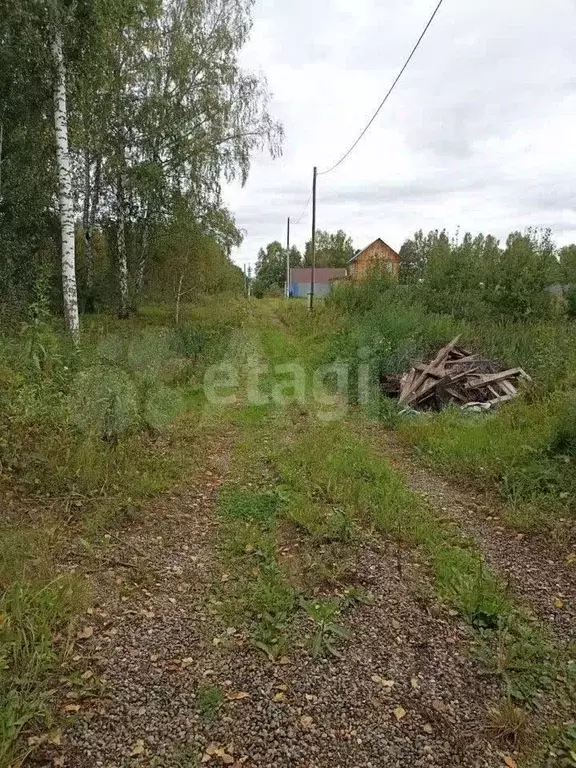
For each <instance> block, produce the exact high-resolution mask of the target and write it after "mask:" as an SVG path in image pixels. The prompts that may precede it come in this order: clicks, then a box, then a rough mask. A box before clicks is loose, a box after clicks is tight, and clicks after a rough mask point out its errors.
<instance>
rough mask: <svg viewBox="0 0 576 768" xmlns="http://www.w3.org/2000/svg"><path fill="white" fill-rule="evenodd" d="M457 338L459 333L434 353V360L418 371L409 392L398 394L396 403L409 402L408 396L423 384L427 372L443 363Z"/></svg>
mask: <svg viewBox="0 0 576 768" xmlns="http://www.w3.org/2000/svg"><path fill="white" fill-rule="evenodd" d="M459 340H460V335H458V336H456V338H455V339H452V341H451V342H450V344H447V345H446V346H445V347H442V349H440V350H439V351H438V354H437V355H436V357H435V358H434V360H432V361H431V362H430V363H428V365H427V366H426V370H425V371H423V372H422V373H420V375H419V376H417V377H416V380H415V381H414V383H413V384H412V388H411V389H412V391H411V392H407V393H406V394H404V395H401V396H400V399H399V400H398V403H399V404H400V405H402V404H404V403H408V402H410V400H409V398H410V396H411V394H412V392H414V391H417V390H418V389H419V387H420V386H421V385H422V384H423V382H424V381H426V377H427V375H428V373H429V372H430V371H433V370H434V369H435V368H438V366H439V365H440V364H441V363H443V362H444V360H446V358H447V357H448V355H449V354H450V352H451V351H452V349H454V347H455V346H456V344H458V341H459Z"/></svg>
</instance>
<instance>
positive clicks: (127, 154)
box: [0, 0, 283, 333]
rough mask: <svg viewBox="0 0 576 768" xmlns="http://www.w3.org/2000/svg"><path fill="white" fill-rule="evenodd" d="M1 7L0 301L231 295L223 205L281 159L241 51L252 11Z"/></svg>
mask: <svg viewBox="0 0 576 768" xmlns="http://www.w3.org/2000/svg"><path fill="white" fill-rule="evenodd" d="M1 6H2V7H1V10H0V104H1V105H2V106H1V107H0V295H1V296H2V299H1V303H2V309H3V315H4V316H8V315H13V314H14V313H15V312H16V313H17V314H19V315H21V314H22V312H23V311H24V312H25V311H26V309H27V308H28V307H30V305H31V304H32V303H34V302H35V301H37V300H38V297H39V294H41V296H42V299H43V300H45V302H46V303H47V304H48V306H49V307H50V310H51V311H52V312H55V313H57V314H60V313H62V312H63V313H64V316H65V317H66V319H67V325H68V327H69V329H71V330H72V331H73V333H76V331H77V326H78V308H79V309H80V311H81V312H87V313H90V312H94V311H101V310H111V311H114V312H116V313H118V314H119V316H121V317H126V316H127V315H128V314H129V312H131V311H133V310H135V309H137V308H138V306H139V305H140V304H141V302H142V299H143V298H144V297H145V296H147V297H148V298H151V297H155V298H159V299H160V300H168V299H169V300H170V301H172V302H174V303H176V302H179V301H180V300H181V299H184V298H186V299H190V298H191V297H193V296H195V295H196V296H197V295H199V294H202V293H210V292H215V291H220V290H239V289H241V288H242V280H243V277H242V273H241V271H240V270H239V269H238V268H237V267H236V266H234V265H233V264H232V262H231V260H230V252H231V249H232V248H233V247H234V246H237V245H239V244H240V242H241V240H242V233H241V232H240V231H239V229H238V227H237V226H236V223H235V221H234V217H233V216H232V214H231V213H230V211H228V210H227V209H226V207H225V206H224V205H223V203H222V196H221V188H222V184H223V183H225V182H230V181H232V180H238V181H240V182H241V183H244V182H245V181H246V179H247V177H248V173H249V169H250V158H251V155H252V153H253V152H255V151H260V150H265V151H269V152H270V153H271V154H272V155H273V156H276V155H278V154H279V153H280V151H281V145H282V137H283V132H282V127H281V126H280V124H279V123H277V122H276V121H274V120H273V118H272V117H271V116H270V114H269V112H268V107H267V104H268V92H267V87H266V82H265V81H264V80H263V79H262V77H260V76H255V75H253V74H251V73H249V72H246V71H244V70H243V69H242V68H241V67H240V64H239V62H238V54H239V52H240V50H241V48H242V47H243V45H244V43H245V42H246V40H247V38H248V35H249V32H250V28H251V8H252V2H251V0H239V2H235V3H229V2H226V0H170V1H168V0H164V1H163V0H111V1H109V0H78V2H68V0H51V2H49V3H36V2H26V3H9V2H6V1H4V2H3V3H2V4H1Z"/></svg>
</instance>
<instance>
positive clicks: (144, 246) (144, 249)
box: [133, 205, 149, 311]
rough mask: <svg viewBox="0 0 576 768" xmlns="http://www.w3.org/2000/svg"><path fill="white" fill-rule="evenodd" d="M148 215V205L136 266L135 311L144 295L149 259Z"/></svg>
mask: <svg viewBox="0 0 576 768" xmlns="http://www.w3.org/2000/svg"><path fill="white" fill-rule="evenodd" d="M148 215H149V206H148V205H147V206H146V212H145V214H144V221H143V223H142V243H141V247H140V253H139V254H138V264H137V267H136V281H135V282H136V286H135V290H134V307H133V308H134V311H136V310H137V309H138V305H139V304H140V299H141V297H142V290H143V288H144V274H145V272H146V262H147V261H148Z"/></svg>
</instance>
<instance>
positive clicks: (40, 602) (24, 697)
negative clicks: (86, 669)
mask: <svg viewBox="0 0 576 768" xmlns="http://www.w3.org/2000/svg"><path fill="white" fill-rule="evenodd" d="M86 599H87V595H86V590H85V587H84V586H83V585H82V584H81V583H80V580H79V579H77V578H75V577H72V576H61V577H57V578H55V579H53V580H52V581H51V582H49V583H47V584H44V585H42V586H40V585H39V584H32V583H26V582H23V581H17V582H14V583H12V584H11V585H10V586H9V587H8V588H7V589H6V590H5V591H4V592H3V594H2V596H1V597H0V702H2V705H1V706H0V766H8V765H11V764H13V761H15V760H18V759H21V758H22V757H23V756H24V754H26V752H27V751H28V750H26V748H25V747H23V746H22V743H21V739H20V737H21V735H22V734H23V733H24V732H28V731H29V730H30V729H34V730H44V731H46V730H47V729H49V728H50V727H53V725H54V722H55V720H54V714H53V703H54V694H55V690H57V689H58V688H59V679H60V675H61V672H62V662H63V660H64V659H65V658H66V656H67V652H68V650H69V640H70V632H71V630H72V627H73V621H74V617H75V616H76V615H77V614H78V613H79V611H80V610H82V608H83V607H85V605H86Z"/></svg>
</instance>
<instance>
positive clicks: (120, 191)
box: [116, 173, 128, 317]
mask: <svg viewBox="0 0 576 768" xmlns="http://www.w3.org/2000/svg"><path fill="white" fill-rule="evenodd" d="M116 205H117V209H118V241H117V243H118V284H119V287H120V310H119V312H118V314H119V316H120V317H128V259H127V257H126V201H125V198H124V179H123V175H122V173H119V174H118V179H117V184H116Z"/></svg>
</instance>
